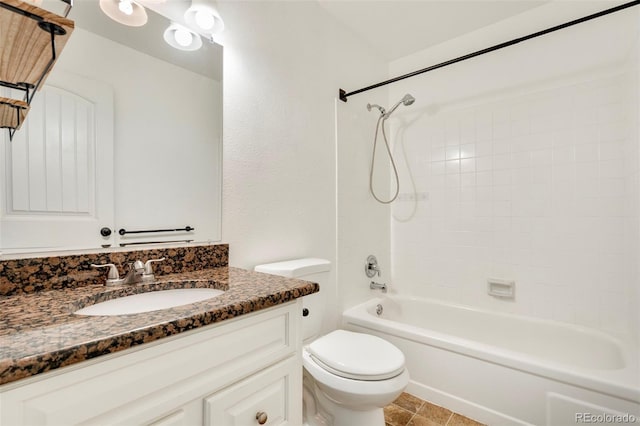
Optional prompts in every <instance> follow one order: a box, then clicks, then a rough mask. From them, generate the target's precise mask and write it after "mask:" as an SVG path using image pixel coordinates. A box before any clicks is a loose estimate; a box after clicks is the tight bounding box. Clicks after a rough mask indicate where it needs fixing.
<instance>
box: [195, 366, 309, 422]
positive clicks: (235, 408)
mask: <svg viewBox="0 0 640 426" xmlns="http://www.w3.org/2000/svg"><path fill="white" fill-rule="evenodd" d="M301 385H302V369H301V368H300V366H299V364H298V363H297V362H296V359H295V358H293V359H289V360H287V361H283V362H281V363H279V364H276V365H274V366H273V367H270V368H268V369H266V370H264V371H263V372H261V373H258V374H255V375H253V376H251V377H249V378H247V379H245V380H243V381H241V382H239V383H236V384H234V385H232V386H230V387H228V388H226V389H224V390H222V391H220V392H217V393H215V394H213V395H212V396H210V397H208V398H205V400H204V422H203V424H204V425H207V426H251V425H260V424H264V425H268V426H276V425H300V424H302V386H301ZM260 416H261V417H262V418H261V419H260V421H262V423H261V422H260V421H259V420H258V417H260Z"/></svg>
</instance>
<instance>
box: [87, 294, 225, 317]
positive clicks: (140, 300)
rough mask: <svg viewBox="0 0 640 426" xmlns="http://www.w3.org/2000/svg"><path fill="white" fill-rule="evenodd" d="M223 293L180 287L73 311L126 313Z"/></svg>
mask: <svg viewBox="0 0 640 426" xmlns="http://www.w3.org/2000/svg"><path fill="white" fill-rule="evenodd" d="M222 293H224V291H222V290H216V289H212V288H181V289H177V290H160V291H150V292H148V293H140V294H134V295H131V296H125V297H119V298H117V299H111V300H107V301H105V302H100V303H96V304H95V305H90V306H87V307H85V308H82V309H80V310H77V311H75V312H74V314H76V315H92V316H98V315H107V316H113V315H127V314H139V313H142V312H151V311H158V310H160V309H168V308H174V307H176V306H181V305H188V304H189V303H195V302H200V301H202V300H206V299H211V298H212V297H216V296H219V295H221V294H222Z"/></svg>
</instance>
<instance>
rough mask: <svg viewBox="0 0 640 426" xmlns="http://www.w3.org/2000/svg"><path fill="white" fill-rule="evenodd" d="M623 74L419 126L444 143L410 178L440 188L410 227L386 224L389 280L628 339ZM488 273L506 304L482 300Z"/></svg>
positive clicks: (635, 172)
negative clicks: (503, 290)
mask: <svg viewBox="0 0 640 426" xmlns="http://www.w3.org/2000/svg"><path fill="white" fill-rule="evenodd" d="M624 75H625V74H624V73H619V74H617V75H613V76H611V77H598V78H593V79H591V80H589V81H585V82H580V83H575V84H569V85H565V86H560V87H557V86H556V87H553V88H550V89H548V90H543V91H538V92H534V93H531V94H528V95H527V94H525V95H512V96H511V97H509V96H506V95H505V96H504V97H503V98H501V99H499V100H495V99H492V100H487V101H486V102H485V103H483V104H482V105H476V106H474V107H473V108H468V107H464V108H460V109H455V108H454V109H447V110H443V111H440V112H439V113H438V115H437V121H431V122H426V121H424V122H423V123H422V122H417V123H422V124H420V125H419V126H421V127H419V129H418V134H429V135H432V134H435V133H438V134H441V135H442V137H441V138H440V139H438V140H439V141H441V140H444V141H445V143H440V142H438V143H437V144H434V142H433V139H429V140H428V142H427V144H428V145H429V146H428V147H427V148H425V149H426V150H427V151H428V152H429V153H430V155H431V163H430V166H431V168H430V170H431V171H430V174H429V175H427V174H425V175H423V176H422V177H420V178H418V179H417V180H418V181H419V180H421V179H423V180H426V181H428V182H425V183H423V185H424V186H425V187H430V188H441V190H440V191H435V192H431V193H430V198H429V210H428V211H427V212H426V213H425V214H424V215H422V216H419V217H418V216H416V217H415V218H414V219H413V220H412V221H411V222H410V224H411V226H410V227H407V224H406V223H402V224H401V223H399V222H396V221H392V237H391V238H392V241H393V247H395V249H394V250H392V253H391V256H392V259H393V261H394V264H395V265H397V266H398V267H400V265H402V268H404V269H403V270H399V269H395V268H394V281H396V280H397V281H401V283H399V285H401V286H404V287H411V289H412V290H411V292H412V293H411V294H414V295H417V296H427V297H435V298H441V299H443V300H450V301H455V302H458V303H464V304H467V305H474V306H479V307H483V308H489V309H496V310H501V311H505V312H517V313H521V314H525V315H533V316H536V317H540V318H547V319H553V320H557V321H563V322H571V323H577V324H582V325H585V326H590V327H597V328H601V329H604V330H609V331H625V330H628V329H629V323H630V322H631V321H630V320H629V318H630V315H631V313H630V312H631V310H630V307H629V306H635V305H633V304H630V303H629V302H628V301H627V298H628V297H629V296H630V295H631V294H632V293H633V290H630V288H632V287H633V284H630V282H631V281H630V280H635V281H634V282H635V283H637V282H638V272H637V270H638V269H640V268H637V267H636V268H634V267H633V266H632V260H634V259H635V260H636V263H637V259H639V258H640V256H637V252H638V247H637V246H638V245H640V244H638V243H637V242H636V243H634V242H633V241H635V240H634V238H635V239H636V240H637V239H638V237H639V236H640V224H639V223H638V222H639V220H638V219H637V216H638V214H639V212H640V195H637V194H638V193H640V178H639V177H638V176H640V153H639V149H638V147H637V146H638V139H637V130H636V133H633V132H631V131H630V129H631V128H633V126H634V125H635V126H636V127H635V128H636V129H637V127H638V124H637V121H638V118H637V117H636V119H635V121H634V119H633V115H632V114H630V113H629V111H630V110H631V109H632V107H633V104H634V102H637V99H635V98H632V99H631V101H629V97H627V98H623V97H622V94H624V93H625V88H627V89H628V87H627V86H625V84H622V83H620V81H622V80H623V77H624ZM619 80H620V81H619ZM611 91H613V93H610V92H611ZM624 99H627V100H626V101H625V100H624ZM436 122H437V123H446V124H444V125H442V124H439V125H436V124H434V123H436ZM443 129H444V130H443ZM417 185H420V182H417ZM634 194H636V195H634ZM392 209H393V211H394V212H396V211H399V210H398V208H397V207H395V206H394V207H392ZM630 234H631V235H632V236H633V237H629V235H630ZM634 244H635V245H634ZM418 253H420V255H418ZM630 253H636V256H637V257H634V256H633V255H632V254H630ZM414 262H415V263H414ZM425 265H428V268H427V267H426V266H425ZM425 275H426V276H425ZM490 276H492V277H498V278H505V279H515V280H516V281H517V283H516V287H517V289H518V290H517V292H516V294H517V297H516V300H515V301H513V302H504V301H500V300H496V299H493V298H491V297H490V296H488V295H487V294H486V288H485V286H486V280H487V278H488V277H490ZM405 281H406V282H405ZM409 282H411V284H409ZM635 285H637V284H635Z"/></svg>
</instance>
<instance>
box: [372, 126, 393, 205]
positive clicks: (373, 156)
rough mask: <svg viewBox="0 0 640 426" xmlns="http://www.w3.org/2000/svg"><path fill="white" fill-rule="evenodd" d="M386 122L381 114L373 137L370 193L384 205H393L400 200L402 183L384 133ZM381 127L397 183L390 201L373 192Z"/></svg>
mask: <svg viewBox="0 0 640 426" xmlns="http://www.w3.org/2000/svg"><path fill="white" fill-rule="evenodd" d="M385 121H386V117H385V115H384V114H381V115H380V118H378V122H377V123H376V133H375V136H374V137H373V155H372V156H371V169H370V172H369V191H370V192H371V195H373V198H375V199H376V201H377V202H379V203H382V204H391V203H392V202H394V201H395V199H396V198H398V193H399V192H400V181H399V180H398V170H397V169H396V163H395V161H393V155H392V154H391V148H389V141H388V140H387V134H386V132H385V131H384V122H385ZM380 123H382V125H380ZM380 127H382V139H383V140H384V145H385V147H386V148H387V153H388V154H389V160H391V167H393V173H394V175H395V181H396V192H395V194H394V195H393V197H392V198H391V199H390V200H388V201H384V200H381V199H380V198H378V196H377V195H376V193H375V191H374V190H373V169H374V164H375V161H376V145H377V144H378V130H379V128H380Z"/></svg>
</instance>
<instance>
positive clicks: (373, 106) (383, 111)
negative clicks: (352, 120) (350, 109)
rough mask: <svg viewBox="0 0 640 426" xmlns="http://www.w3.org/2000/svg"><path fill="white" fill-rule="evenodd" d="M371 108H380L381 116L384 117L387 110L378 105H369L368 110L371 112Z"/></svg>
mask: <svg viewBox="0 0 640 426" xmlns="http://www.w3.org/2000/svg"><path fill="white" fill-rule="evenodd" d="M371 108H378V111H380V114H382V115H384V113H385V110H384V108H382V107H381V106H380V105H376V104H367V110H368V111H371Z"/></svg>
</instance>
